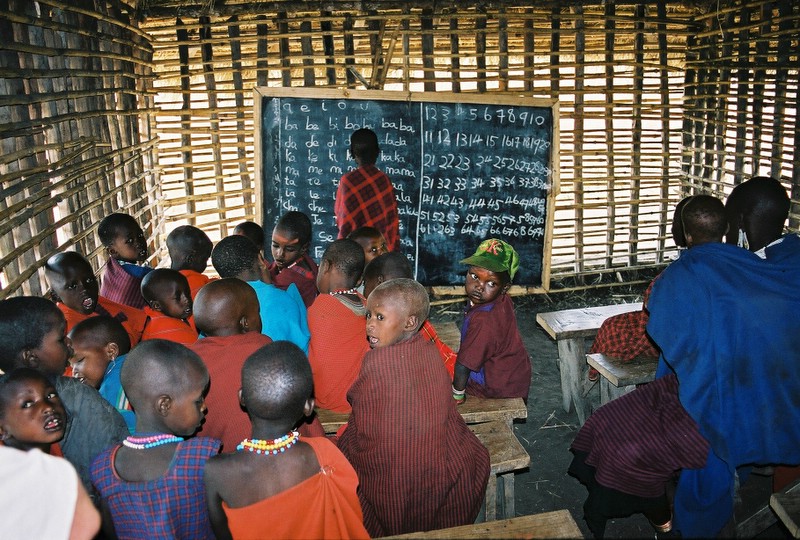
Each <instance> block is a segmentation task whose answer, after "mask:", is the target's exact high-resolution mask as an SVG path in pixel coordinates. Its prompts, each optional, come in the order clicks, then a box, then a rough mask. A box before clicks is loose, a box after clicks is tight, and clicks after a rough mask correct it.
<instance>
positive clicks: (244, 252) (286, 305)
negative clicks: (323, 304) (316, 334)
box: [211, 235, 311, 353]
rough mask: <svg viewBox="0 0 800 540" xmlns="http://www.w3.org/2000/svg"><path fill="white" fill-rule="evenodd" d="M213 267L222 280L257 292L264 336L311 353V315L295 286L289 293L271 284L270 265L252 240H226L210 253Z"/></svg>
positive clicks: (291, 286)
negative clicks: (244, 284) (242, 283)
mask: <svg viewBox="0 0 800 540" xmlns="http://www.w3.org/2000/svg"><path fill="white" fill-rule="evenodd" d="M211 264H213V265H214V269H215V270H216V271H217V273H219V275H220V277H222V278H231V277H232V278H238V279H241V280H242V281H246V282H247V283H248V284H249V285H250V286H251V287H253V289H255V291H256V296H258V304H259V312H260V314H261V333H263V334H264V335H267V336H269V337H270V338H272V341H291V342H292V343H294V344H295V345H297V346H298V347H300V349H302V350H303V352H305V353H308V341H309V339H310V337H311V334H310V333H309V331H308V316H307V310H306V306H305V304H304V303H303V298H302V297H301V296H300V292H299V291H298V290H297V286H295V284H294V283H290V284H289V286H288V287H287V288H286V290H282V289H279V288H278V287H276V286H275V285H273V284H272V282H271V280H270V274H269V272H268V271H267V263H266V261H264V257H263V256H262V255H261V250H259V249H258V246H256V245H255V244H254V243H253V242H252V241H250V240H249V239H248V238H247V237H245V236H241V235H233V236H228V237H226V238H223V239H222V240H220V241H219V243H217V245H216V247H214V251H212V252H211Z"/></svg>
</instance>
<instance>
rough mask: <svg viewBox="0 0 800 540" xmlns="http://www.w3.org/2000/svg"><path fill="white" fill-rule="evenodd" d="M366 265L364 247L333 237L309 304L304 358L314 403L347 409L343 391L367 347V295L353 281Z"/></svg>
mask: <svg viewBox="0 0 800 540" xmlns="http://www.w3.org/2000/svg"><path fill="white" fill-rule="evenodd" d="M363 269H364V250H363V249H362V248H361V246H359V245H358V244H357V243H356V242H354V241H353V240H348V239H343V240H336V241H335V242H333V243H332V244H331V245H330V246H328V249H326V250H325V254H324V255H323V256H322V261H321V262H320V268H319V273H318V274H317V287H318V288H319V292H320V295H319V296H317V298H316V299H315V300H314V303H313V304H312V305H311V307H310V308H308V329H309V331H310V332H311V340H310V341H309V344H308V360H309V362H310V363H311V371H312V373H313V374H314V396H315V398H316V401H317V405H319V406H320V407H322V408H323V409H328V410H331V411H336V412H350V404H349V403H348V402H347V391H348V390H350V385H352V384H353V381H354V380H355V379H356V376H358V372H359V370H360V369H361V360H362V359H363V358H364V354H365V353H366V352H367V351H369V344H368V343H367V340H366V338H365V335H364V325H365V323H366V319H365V318H364V315H365V313H366V300H365V299H364V297H363V296H361V294H359V293H358V292H357V291H356V289H355V287H356V285H357V284H358V281H359V279H361V272H362V271H363Z"/></svg>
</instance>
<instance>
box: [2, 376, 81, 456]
mask: <svg viewBox="0 0 800 540" xmlns="http://www.w3.org/2000/svg"><path fill="white" fill-rule="evenodd" d="M66 430H67V411H65V410H64V404H63V403H61V399H60V398H59V397H58V394H57V393H56V389H55V387H54V386H53V383H52V382H51V381H50V379H48V378H47V377H45V376H44V375H43V374H42V373H40V372H38V371H36V370H35V369H31V368H17V369H15V370H13V371H11V372H10V373H6V374H5V375H2V376H0V445H3V446H8V447H9V448H16V449H18V450H25V451H27V450H31V449H33V448H38V449H39V450H41V451H42V452H44V453H45V454H53V455H57V456H60V455H62V454H61V448H60V447H59V445H58V441H60V440H61V439H63V438H64V433H65V432H66Z"/></svg>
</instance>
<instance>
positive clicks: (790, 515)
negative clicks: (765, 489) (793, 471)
mask: <svg viewBox="0 0 800 540" xmlns="http://www.w3.org/2000/svg"><path fill="white" fill-rule="evenodd" d="M798 486H800V484H797V483H795V484H794V486H792V487H790V488H788V489H786V490H783V491H779V492H778V493H773V494H772V495H771V496H770V498H769V506H770V508H772V510H773V511H774V512H775V515H777V516H778V519H780V520H781V523H783V524H784V526H785V527H786V529H788V531H789V534H791V535H792V538H800V489H798ZM792 488H793V489H792Z"/></svg>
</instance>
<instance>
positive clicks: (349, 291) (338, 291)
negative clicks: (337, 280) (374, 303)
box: [328, 287, 358, 296]
mask: <svg viewBox="0 0 800 540" xmlns="http://www.w3.org/2000/svg"><path fill="white" fill-rule="evenodd" d="M356 292H358V288H357V287H353V288H352V289H336V290H335V291H331V292H329V293H328V294H329V295H331V296H336V295H337V294H356Z"/></svg>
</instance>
